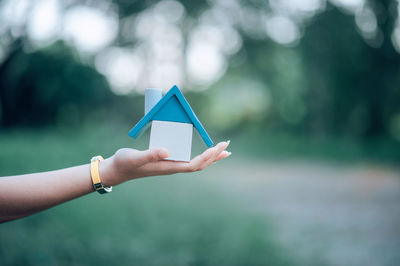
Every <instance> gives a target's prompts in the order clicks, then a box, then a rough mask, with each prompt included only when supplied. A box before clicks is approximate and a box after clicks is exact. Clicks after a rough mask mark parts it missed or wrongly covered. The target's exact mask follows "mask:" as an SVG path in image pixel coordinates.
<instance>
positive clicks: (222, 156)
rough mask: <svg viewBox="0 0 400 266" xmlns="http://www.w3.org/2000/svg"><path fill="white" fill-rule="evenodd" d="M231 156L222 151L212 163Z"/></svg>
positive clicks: (229, 153)
mask: <svg viewBox="0 0 400 266" xmlns="http://www.w3.org/2000/svg"><path fill="white" fill-rule="evenodd" d="M231 154H232V153H231V152H229V151H223V152H221V153H220V154H219V155H218V157H217V159H216V160H215V161H214V163H215V162H218V161H219V160H222V159H225V158H227V157H229V156H230V155H231Z"/></svg>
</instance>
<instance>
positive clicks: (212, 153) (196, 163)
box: [186, 141, 230, 172]
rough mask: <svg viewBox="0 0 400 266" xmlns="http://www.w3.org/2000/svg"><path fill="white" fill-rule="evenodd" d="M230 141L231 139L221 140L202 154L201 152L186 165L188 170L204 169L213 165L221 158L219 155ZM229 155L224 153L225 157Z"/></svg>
mask: <svg viewBox="0 0 400 266" xmlns="http://www.w3.org/2000/svg"><path fill="white" fill-rule="evenodd" d="M229 143H230V141H224V142H220V143H218V144H217V145H216V146H215V147H212V148H210V149H208V150H206V151H205V152H203V153H202V154H200V155H199V156H197V157H195V158H194V159H193V160H192V161H190V163H189V164H188V165H187V167H186V168H187V169H186V170H187V172H194V171H200V170H203V169H204V168H206V167H207V166H209V165H211V164H212V163H213V162H216V161H217V160H218V159H219V156H220V155H221V154H222V153H223V151H224V150H225V149H226V148H227V147H228V146H229ZM224 154H225V153H224ZM229 155H230V154H229ZM229 155H224V156H225V157H224V158H226V157H227V156H229ZM221 159H222V158H221ZM219 160H220V159H219Z"/></svg>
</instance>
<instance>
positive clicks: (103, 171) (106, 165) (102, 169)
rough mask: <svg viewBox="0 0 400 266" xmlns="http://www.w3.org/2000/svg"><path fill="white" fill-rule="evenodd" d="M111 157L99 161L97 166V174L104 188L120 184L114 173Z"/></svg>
mask: <svg viewBox="0 0 400 266" xmlns="http://www.w3.org/2000/svg"><path fill="white" fill-rule="evenodd" d="M113 161H114V160H113V156H112V157H109V158H107V159H105V160H104V161H101V162H100V164H99V174H100V179H101V182H102V184H103V185H104V186H108V187H109V186H116V185H118V184H120V183H122V182H121V181H120V180H119V178H118V175H117V173H116V170H115V167H114V163H113Z"/></svg>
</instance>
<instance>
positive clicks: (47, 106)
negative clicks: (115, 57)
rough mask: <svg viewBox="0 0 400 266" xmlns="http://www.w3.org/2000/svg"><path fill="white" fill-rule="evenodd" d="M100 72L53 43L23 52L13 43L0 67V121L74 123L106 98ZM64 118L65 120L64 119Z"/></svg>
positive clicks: (7, 122) (105, 86) (60, 45)
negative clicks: (7, 56)
mask: <svg viewBox="0 0 400 266" xmlns="http://www.w3.org/2000/svg"><path fill="white" fill-rule="evenodd" d="M110 97H112V94H111V92H110V90H109V88H108V85H107V83H106V81H105V79H104V77H103V76H101V75H100V74H98V73H97V72H96V71H95V70H93V68H91V67H89V66H85V65H83V64H81V63H80V62H79V60H78V59H77V58H76V55H75V54H74V52H73V51H72V50H71V49H70V48H68V47H67V46H65V45H63V44H62V43H56V44H54V45H52V46H50V47H48V48H46V49H44V50H41V51H37V52H33V53H25V52H24V51H23V50H22V47H20V46H17V47H16V48H15V50H14V51H13V52H12V54H11V55H10V57H9V58H8V60H7V61H5V62H4V63H3V65H2V67H1V68H0V100H1V107H2V118H1V122H2V123H1V124H2V125H3V126H4V127H9V126H16V125H18V126H21V125H28V126H42V125H46V124H49V123H53V124H54V123H56V122H57V120H61V121H60V122H61V123H63V122H67V123H72V124H77V123H78V122H79V121H80V119H81V116H82V114H83V113H84V112H87V111H89V110H91V109H93V107H96V106H101V105H104V104H105V103H106V102H107V101H110V100H111V99H110ZM65 120H66V121H65Z"/></svg>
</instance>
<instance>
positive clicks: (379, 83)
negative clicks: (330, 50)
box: [365, 0, 400, 137]
mask: <svg viewBox="0 0 400 266" xmlns="http://www.w3.org/2000/svg"><path fill="white" fill-rule="evenodd" d="M369 4H370V5H371V7H372V8H373V9H374V11H375V14H376V16H377V21H378V27H379V29H380V30H381V32H382V35H383V43H382V46H381V47H379V48H372V47H371V48H370V57H371V58H372V62H373V69H372V71H371V73H370V75H368V76H367V77H365V78H366V83H367V84H370V85H369V86H366V88H368V92H367V93H368V95H369V97H368V105H369V110H370V112H369V115H370V122H369V125H368V128H367V129H366V132H365V133H366V137H376V136H381V135H384V134H385V131H386V129H385V127H386V125H387V124H388V121H386V120H387V119H388V118H387V111H388V110H387V109H388V107H387V106H386V103H387V102H388V98H390V97H391V91H392V89H393V86H396V85H395V84H393V81H394V80H395V79H396V77H394V76H393V74H396V73H394V72H393V70H396V69H398V68H399V67H400V55H399V54H398V52H397V51H396V50H395V48H394V46H393V43H392V40H391V36H392V33H393V30H394V28H395V22H396V19H397V1H394V0H370V1H369Z"/></svg>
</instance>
